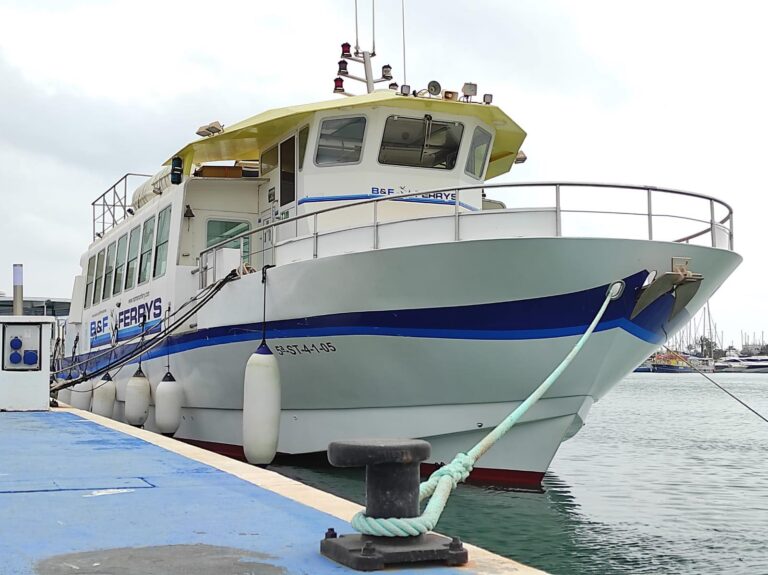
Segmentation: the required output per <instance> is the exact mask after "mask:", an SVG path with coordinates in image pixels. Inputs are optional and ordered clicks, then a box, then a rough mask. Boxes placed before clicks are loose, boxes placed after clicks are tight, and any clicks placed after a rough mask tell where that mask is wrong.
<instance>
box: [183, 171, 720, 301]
mask: <svg viewBox="0 0 768 575" xmlns="http://www.w3.org/2000/svg"><path fill="white" fill-rule="evenodd" d="M526 189H535V190H536V192H537V193H536V194H535V195H533V196H530V197H529V196H526V201H525V203H526V204H527V206H526V205H523V206H522V207H513V208H506V209H493V210H481V211H471V210H468V209H467V208H466V205H467V204H466V203H465V202H464V201H462V200H463V199H465V198H466V196H467V195H469V194H470V193H472V192H475V196H476V197H477V192H478V191H482V193H483V197H485V196H486V195H487V194H488V195H490V194H493V195H494V196H495V197H498V193H499V192H520V191H523V190H526ZM541 190H549V200H548V201H547V202H546V203H544V204H542V203H541V201H540V200H541V198H542V197H543V196H544V194H540V193H538V192H539V191H541ZM587 190H597V191H599V192H601V193H602V192H607V193H610V194H613V195H611V196H610V197H608V198H606V199H605V200H606V201H607V200H611V201H616V200H618V203H620V204H621V203H624V204H625V205H624V206H622V207H621V209H599V208H592V209H585V208H579V207H578V206H575V207H571V205H570V202H566V201H565V196H566V195H567V194H569V193H571V192H574V193H576V194H577V196H576V198H575V199H576V201H577V202H579V201H580V200H584V199H585V198H584V197H583V196H584V195H585V194H586V193H587ZM436 193H442V194H454V197H453V199H452V200H451V202H450V203H448V204H447V205H443V206H442V207H443V211H442V213H437V214H435V215H431V216H426V217H425V216H418V217H408V216H407V215H405V216H400V217H398V218H394V219H393V218H392V217H389V218H382V217H381V215H380V214H381V212H382V209H381V207H380V206H382V205H383V203H385V202H402V201H408V200H409V198H419V197H422V196H427V195H432V196H434V194H436ZM579 193H581V194H582V197H579V196H578V194H579ZM617 193H627V194H634V195H635V197H634V198H631V199H630V198H629V195H627V196H619V195H616V194H617ZM638 196H639V197H638ZM498 199H499V200H504V198H501V197H498ZM638 199H639V203H638ZM670 199H671V200H673V201H672V202H671V203H672V204H674V203H676V202H675V201H676V200H683V201H685V202H688V203H686V204H685V205H678V206H672V207H673V208H674V211H672V210H671V209H670V206H669V205H668V206H667V207H666V208H662V209H656V210H655V211H654V205H655V204H656V205H658V203H665V202H666V203H667V204H669V203H670V201H669V200H670ZM660 200H663V201H661V202H660ZM690 202H694V203H695V204H696V205H695V207H696V208H697V209H699V210H702V211H704V212H706V217H694V216H693V215H691V213H692V212H693V211H694V210H693V209H692V208H694V205H692V204H691V203H690ZM632 203H634V205H635V207H634V209H632V206H631V205H630V204H632ZM366 205H369V206H370V208H371V214H370V216H371V219H370V221H369V222H363V223H360V221H359V211H360V210H361V206H366ZM637 205H641V206H642V208H640V209H638V208H637ZM532 206H535V207H532ZM446 208H447V209H448V210H449V211H450V213H446V211H445V209H446ZM344 210H356V212H357V213H356V215H357V216H358V220H357V221H356V222H355V223H354V224H352V225H347V226H343V227H327V228H326V229H321V227H320V225H319V224H320V220H321V219H322V218H324V217H328V216H329V214H332V213H333V214H339V213H342V212H343V211H344ZM678 211H681V212H682V213H676V212H678ZM532 214H538V219H536V220H535V224H534V227H535V231H533V232H532V231H531V229H530V228H531V225H528V229H527V230H526V225H527V224H526V221H525V220H524V219H521V218H528V219H529V220H530V219H531V218H530V216H531V215H532ZM485 216H487V217H488V218H487V219H486V221H487V222H488V223H492V224H493V225H494V226H495V227H494V229H495V230H497V231H496V232H494V234H498V235H489V234H488V233H486V232H484V231H483V225H482V224H483V223H484V222H483V218H484V217H485ZM579 216H586V218H587V219H586V220H583V221H582V223H581V225H579V223H578V221H576V222H574V221H572V220H574V219H578V217H579ZM601 216H612V217H614V218H616V217H618V216H621V217H624V218H626V217H630V218H635V219H637V218H639V219H640V221H642V222H644V223H643V224H642V229H643V231H642V232H640V233H639V234H635V235H636V236H639V238H638V239H647V240H658V241H671V242H679V243H691V242H693V241H695V240H697V241H698V242H705V245H706V244H708V245H710V246H712V247H719V248H725V249H728V250H733V210H732V208H731V206H729V205H728V204H727V203H725V202H723V201H721V200H718V199H716V198H713V197H711V196H707V195H705V194H698V193H694V192H686V191H682V190H673V189H667V188H658V187H654V186H631V185H622V184H604V183H584V182H534V183H507V184H483V185H476V186H463V187H457V188H456V187H454V188H440V189H431V190H421V191H418V192H410V193H406V194H395V195H388V196H382V197H379V198H374V199H365V200H358V201H353V202H351V203H347V204H344V205H341V206H333V207H330V208H325V209H320V210H317V211H313V212H309V213H306V214H301V215H298V216H293V217H290V218H286V219H282V220H276V221H274V222H271V223H269V224H267V225H264V226H261V227H258V228H255V229H253V230H248V231H246V232H243V233H241V234H238V235H236V236H233V237H232V238H229V239H226V240H223V241H221V242H219V243H217V244H215V245H213V246H211V247H209V248H207V249H205V250H204V251H202V252H201V253H200V258H199V269H198V270H196V271H199V272H200V284H201V287H205V286H206V285H207V284H209V283H211V281H213V280H215V279H218V278H216V273H215V270H216V258H217V255H216V254H217V252H218V251H219V250H221V249H222V248H225V247H228V246H229V247H233V246H237V245H239V248H240V252H241V254H242V257H243V258H244V259H245V260H246V261H249V262H250V260H251V258H252V257H253V256H254V255H257V256H258V257H259V258H260V262H259V265H257V266H256V267H260V266H261V265H264V264H266V263H278V264H279V263H282V262H280V261H277V260H276V253H278V254H279V252H280V250H285V251H286V253H290V255H289V256H288V257H287V258H286V260H285V261H286V262H290V261H300V260H305V259H312V258H318V257H325V256H326V255H335V254H336V253H348V252H360V251H368V250H377V249H381V248H387V247H395V246H396V245H398V246H399V245H415V244H418V243H421V242H420V241H419V237H418V236H412V238H413V241H410V242H406V243H403V242H402V241H399V243H396V244H393V243H392V242H391V241H384V240H383V238H382V233H381V232H382V230H384V229H385V228H386V227H389V226H397V225H404V224H406V223H407V222H414V221H419V222H420V223H421V225H422V226H423V227H424V229H425V230H427V228H428V226H433V227H432V228H431V229H430V231H429V233H430V234H431V238H430V240H429V241H430V242H431V243H435V242H436V241H439V242H450V241H462V240H471V239H489V238H492V237H503V238H511V237H622V238H623V237H630V235H631V234H629V233H628V232H627V226H626V225H625V223H626V220H622V221H624V222H625V223H620V228H619V227H617V226H614V232H617V231H618V233H614V234H613V235H611V234H610V232H608V235H606V232H605V231H604V232H603V233H602V234H601V231H600V230H599V229H598V228H599V226H598V224H599V220H600V218H601ZM491 217H494V219H493V220H491V219H490V218H491ZM499 217H501V218H502V220H499ZM477 218H480V219H479V220H478V219H477ZM448 220H449V221H450V225H445V224H447V223H449V222H448ZM636 221H637V220H636ZM670 222H671V223H673V224H674V225H670ZM660 223H666V224H667V225H665V226H660V225H659V224H660ZM500 224H501V227H500ZM528 224H530V221H528ZM288 228H292V230H291V231H292V237H290V238H289V239H286V240H284V241H279V240H278V241H275V240H276V239H277V237H278V230H280V229H283V230H285V229H288ZM564 228H566V229H564ZM609 228H610V226H609ZM680 228H688V229H686V230H685V232H684V233H682V235H680V234H679V233H676V232H679V231H680ZM690 228H693V229H690ZM301 230H305V231H306V233H301ZM411 231H412V230H411ZM260 233H264V234H265V236H267V237H269V238H271V239H272V240H273V241H271V242H270V245H269V246H267V247H262V248H260V249H257V250H255V251H253V252H251V253H246V252H245V250H244V241H243V240H244V238H246V237H249V236H253V235H255V234H260ZM345 233H347V236H346V237H343V238H342V237H339V242H336V243H337V248H335V251H334V248H330V247H329V248H328V249H325V250H324V249H322V242H323V240H324V239H325V238H328V237H330V236H332V235H339V234H345ZM435 234H437V235H438V236H439V237H435ZM400 235H402V234H400ZM366 237H367V239H366V240H363V241H361V239H362V238H366ZM388 237H392V234H389V236H388ZM340 243H343V244H344V248H343V249H342V250H341V251H339V249H338V244H340ZM255 244H257V242H254V241H251V242H250V245H251V246H253V245H255ZM262 245H263V242H262ZM329 245H330V244H329ZM289 250H290V252H289Z"/></svg>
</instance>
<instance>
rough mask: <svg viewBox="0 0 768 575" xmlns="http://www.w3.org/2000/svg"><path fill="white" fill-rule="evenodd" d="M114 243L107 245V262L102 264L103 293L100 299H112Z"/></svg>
mask: <svg viewBox="0 0 768 575" xmlns="http://www.w3.org/2000/svg"><path fill="white" fill-rule="evenodd" d="M115 245H116V244H115V242H112V243H111V244H109V247H108V248H107V261H106V263H105V264H104V265H105V268H104V292H103V293H102V296H101V299H103V300H104V299H109V298H111V297H112V274H113V273H114V271H115Z"/></svg>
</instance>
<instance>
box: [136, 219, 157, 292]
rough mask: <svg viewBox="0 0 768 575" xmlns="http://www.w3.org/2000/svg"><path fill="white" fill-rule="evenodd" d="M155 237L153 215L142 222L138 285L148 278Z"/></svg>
mask: <svg viewBox="0 0 768 575" xmlns="http://www.w3.org/2000/svg"><path fill="white" fill-rule="evenodd" d="M154 239H155V216H152V217H151V218H149V219H148V220H147V221H146V222H144V228H143V229H142V232H141V255H140V256H139V285H141V284H143V283H144V282H145V281H147V280H148V279H149V269H150V263H151V262H152V240H154Z"/></svg>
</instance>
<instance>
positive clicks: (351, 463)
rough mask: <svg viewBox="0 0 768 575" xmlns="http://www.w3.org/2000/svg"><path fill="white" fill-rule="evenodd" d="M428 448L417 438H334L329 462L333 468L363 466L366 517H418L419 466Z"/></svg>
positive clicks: (427, 445)
mask: <svg viewBox="0 0 768 575" xmlns="http://www.w3.org/2000/svg"><path fill="white" fill-rule="evenodd" d="M431 451H432V448H431V446H430V445H429V443H427V442H426V441H422V440H420V439H360V440H355V441H334V442H333V443H331V444H330V445H329V446H328V461H330V462H331V465H333V466H335V467H365V514H366V515H367V516H368V517H384V518H386V517H418V516H419V479H420V475H419V465H420V464H421V462H422V461H424V460H425V459H427V458H428V457H429V455H430V453H431Z"/></svg>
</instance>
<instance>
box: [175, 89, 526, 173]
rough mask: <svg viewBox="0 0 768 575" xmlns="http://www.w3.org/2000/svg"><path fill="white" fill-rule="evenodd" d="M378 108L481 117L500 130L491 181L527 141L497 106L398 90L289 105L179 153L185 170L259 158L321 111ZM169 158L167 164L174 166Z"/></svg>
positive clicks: (505, 167) (233, 126)
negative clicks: (277, 141)
mask: <svg viewBox="0 0 768 575" xmlns="http://www.w3.org/2000/svg"><path fill="white" fill-rule="evenodd" d="M372 106H388V107H393V108H403V109H407V110H421V111H429V110H433V111H436V112H444V113H448V114H457V115H461V116H469V117H472V118H477V119H479V120H481V121H482V122H485V123H486V124H488V125H489V126H493V128H494V129H495V130H496V138H495V139H494V142H493V150H491V159H490V163H489V164H488V171H487V173H486V180H490V179H491V178H495V177H496V176H500V175H501V174H504V173H506V172H508V171H509V170H510V168H511V167H512V164H513V163H514V161H515V157H516V156H517V152H518V150H519V149H520V146H522V144H523V140H524V139H525V135H526V134H525V132H524V131H523V129H522V128H520V126H518V125H517V124H516V123H515V122H514V121H513V120H512V118H510V117H509V116H507V115H506V114H505V113H504V112H502V111H501V109H499V108H498V107H497V106H493V105H485V104H477V103H471V104H470V103H466V102H455V101H451V100H443V99H441V98H440V99H439V98H417V97H414V96H401V95H399V94H397V93H395V92H394V91H392V90H381V91H377V92H373V93H371V94H365V95H362V96H351V97H347V98H341V99H336V100H329V101H326V102H317V103H314V104H304V105H301V106H288V107H286V108H277V109H274V110H269V111H267V112H264V113H262V114H258V115H256V116H252V117H251V118H248V119H247V120H243V121H242V122H238V123H237V124H232V125H231V126H227V127H226V128H225V129H224V131H223V132H221V133H220V134H217V135H215V136H209V137H207V138H201V139H200V140H196V141H194V142H192V143H190V144H187V145H186V146H185V147H183V148H182V149H181V150H179V151H178V152H177V153H176V154H174V156H181V158H182V159H183V160H184V171H185V173H189V172H190V170H191V167H192V164H200V163H203V162H216V161H221V160H253V159H256V158H258V157H260V156H261V151H262V150H263V148H264V147H265V146H266V145H270V144H272V143H274V141H275V140H276V139H277V138H279V137H280V136H281V135H283V134H284V133H286V132H288V131H290V130H291V129H293V128H295V127H297V126H298V125H299V124H301V123H302V122H304V121H306V120H308V119H309V118H310V117H311V116H312V114H314V113H315V112H321V111H326V110H339V111H340V112H343V111H345V110H354V109H359V108H370V107H372ZM170 162H171V160H170V159H169V160H168V161H167V162H166V165H168V164H170Z"/></svg>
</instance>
